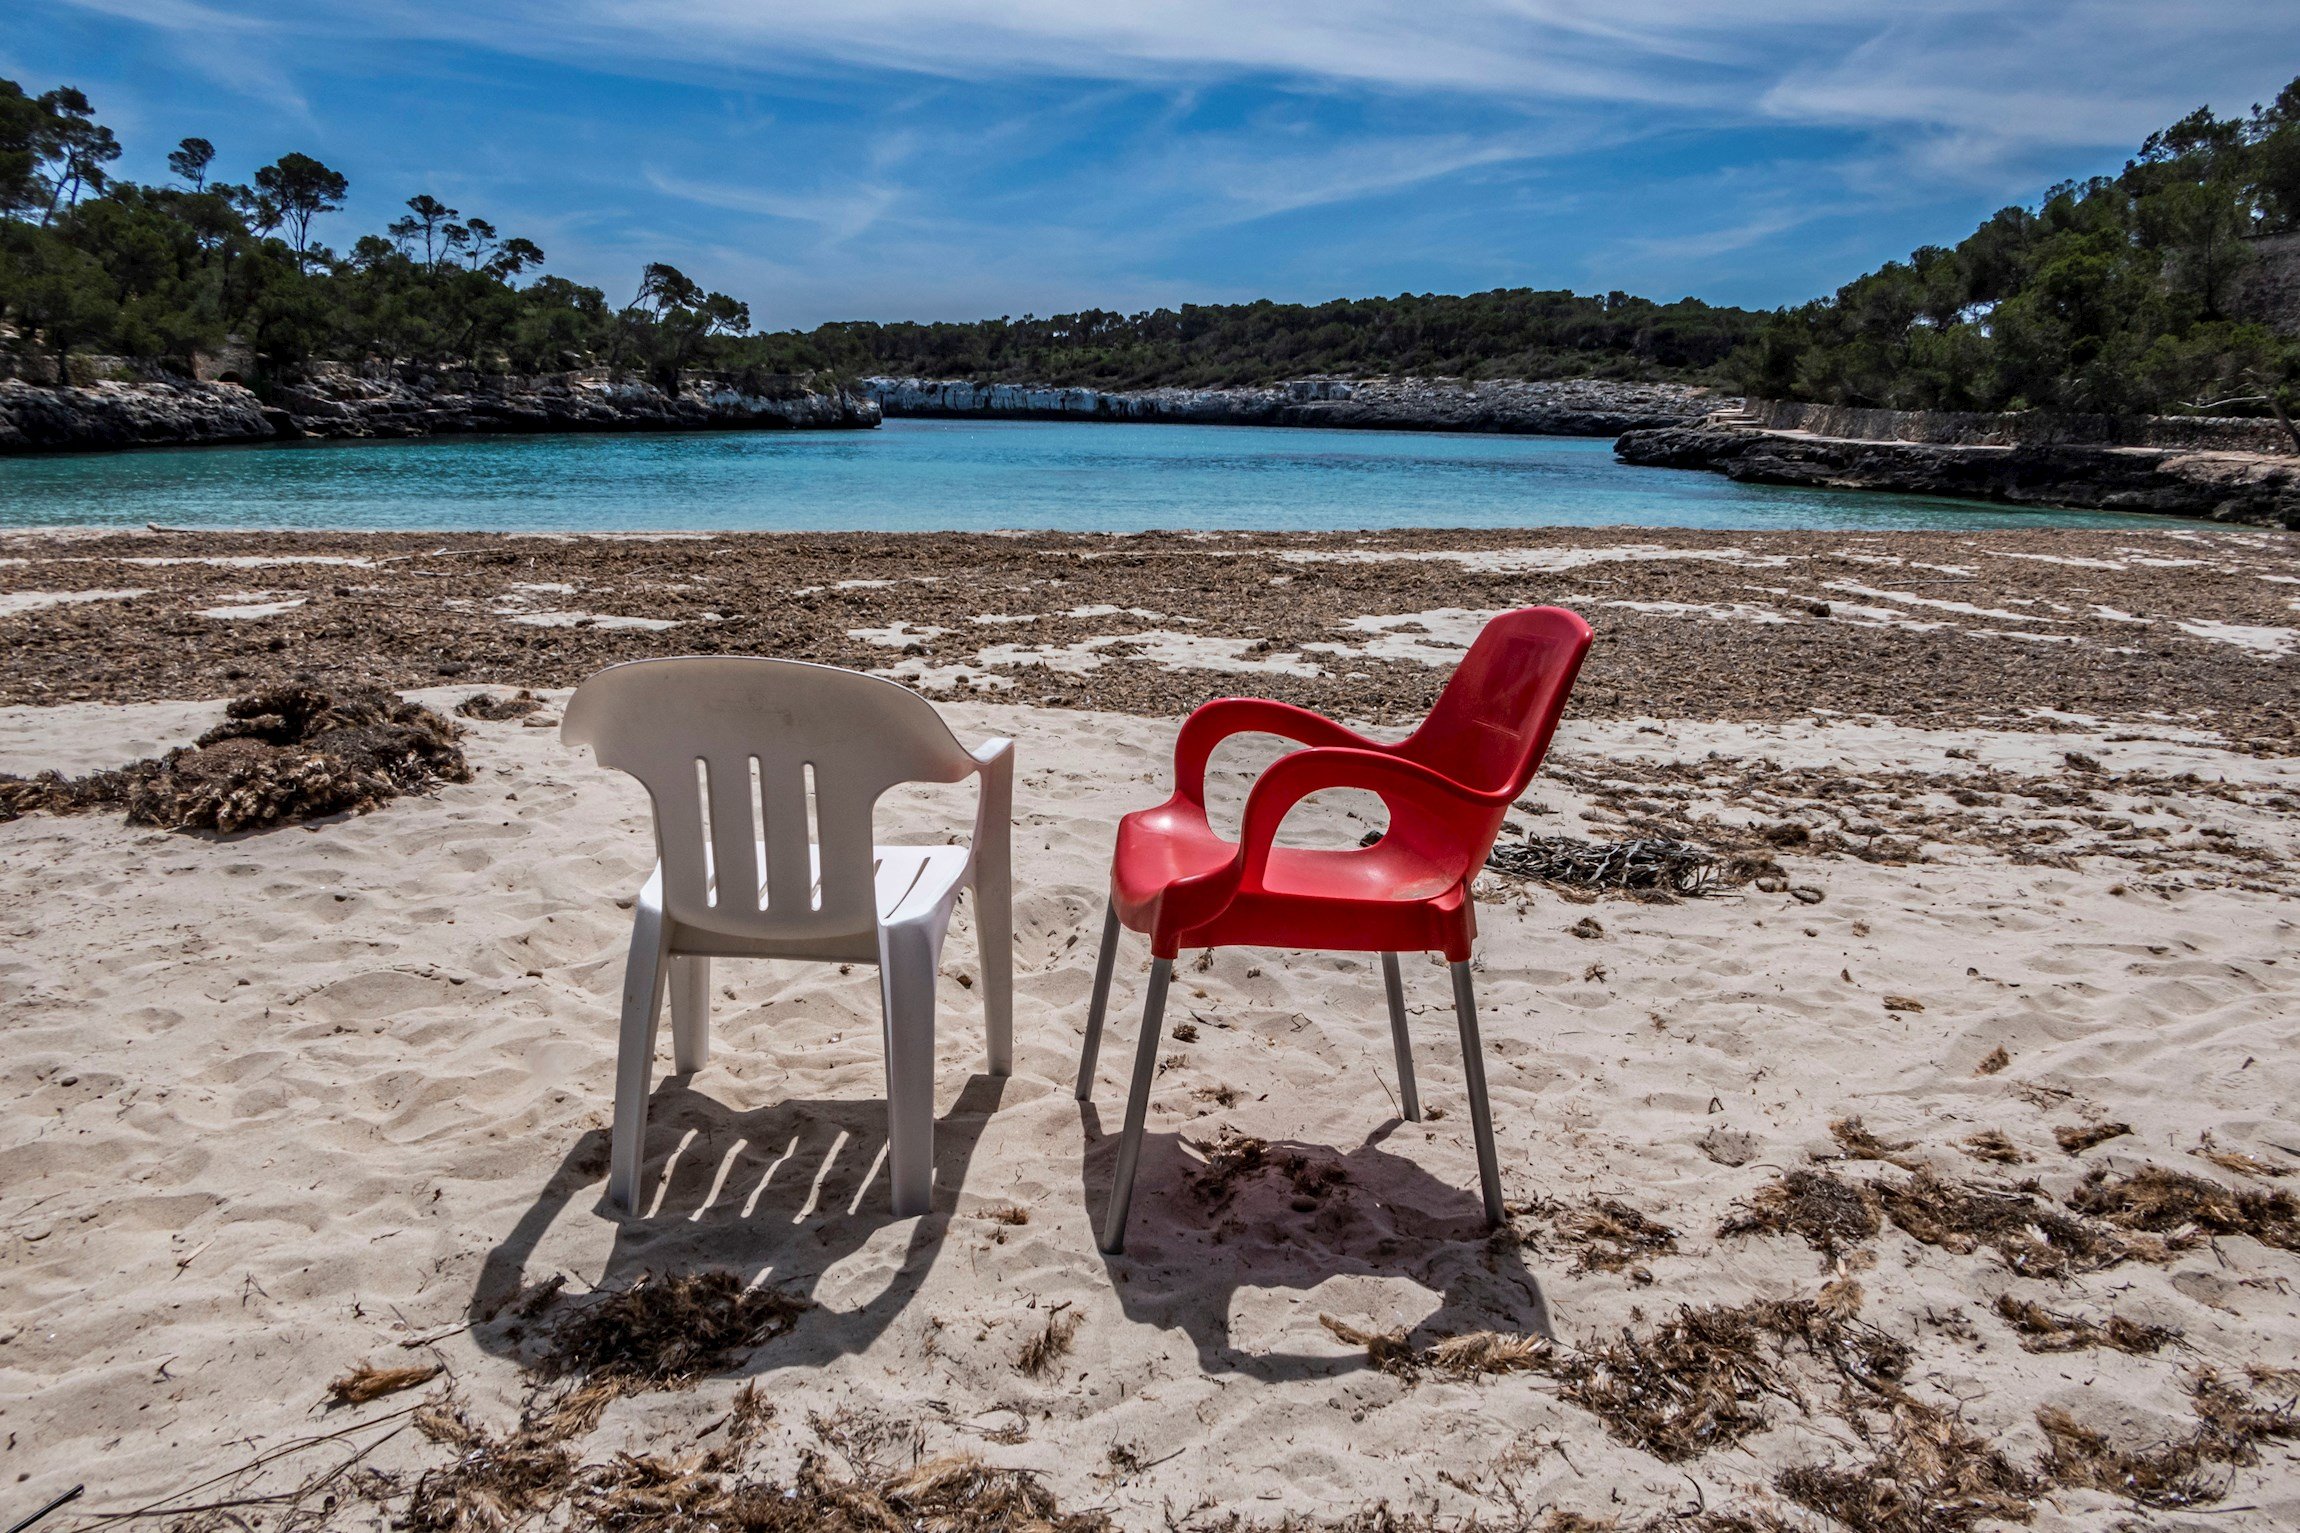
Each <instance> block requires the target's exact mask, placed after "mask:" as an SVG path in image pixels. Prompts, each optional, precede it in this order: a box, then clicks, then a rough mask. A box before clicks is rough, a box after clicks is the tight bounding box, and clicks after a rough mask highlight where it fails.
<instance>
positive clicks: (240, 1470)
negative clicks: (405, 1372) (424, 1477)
mask: <svg viewBox="0 0 2300 1533" xmlns="http://www.w3.org/2000/svg"><path fill="white" fill-rule="evenodd" d="M421 1409H423V1406H422V1405H421V1404H416V1405H407V1406H402V1407H400V1408H399V1409H398V1410H396V1411H387V1412H385V1413H384V1414H383V1415H381V1416H375V1417H371V1418H370V1419H368V1420H366V1421H356V1422H353V1423H352V1424H351V1425H350V1426H347V1427H338V1428H337V1429H336V1430H334V1431H332V1432H319V1433H315V1434H313V1435H312V1436H310V1437H299V1438H296V1439H295V1440H294V1441H292V1442H286V1443H282V1444H280V1446H278V1447H276V1448H274V1449H272V1450H271V1451H270V1452H268V1453H259V1454H257V1455H256V1456H255V1457H254V1458H252V1459H249V1460H248V1461H247V1462H246V1463H244V1464H240V1465H238V1466H236V1467H234V1468H231V1469H226V1470H224V1471H223V1472H222V1473H220V1474H212V1475H209V1476H208V1477H207V1478H206V1479H204V1480H202V1481H200V1482H199V1483H198V1484H196V1485H187V1486H185V1487H184V1488H183V1489H182V1490H175V1491H170V1492H168V1494H166V1495H164V1496H162V1497H160V1499H159V1500H157V1501H147V1502H145V1503H144V1504H143V1505H142V1506H139V1507H133V1508H131V1509H129V1510H127V1511H124V1512H90V1513H88V1514H87V1515H88V1516H89V1517H91V1518H93V1519H95V1520H96V1521H97V1522H126V1521H128V1520H130V1519H131V1518H136V1517H152V1516H167V1517H174V1516H178V1515H180V1514H183V1513H187V1512H192V1511H206V1510H210V1508H208V1507H188V1506H174V1505H171V1504H170V1503H172V1502H176V1501H181V1500H182V1499H183V1498H184V1497H186V1496H189V1495H191V1494H192V1493H193V1492H195V1491H202V1490H206V1489H207V1488H208V1487H209V1486H211V1485H220V1484H222V1483H223V1482H224V1481H226V1480H232V1479H237V1478H238V1477H240V1476H241V1475H244V1474H250V1473H253V1472H254V1471H255V1470H258V1469H261V1468H263V1467H264V1466H265V1465H266V1464H269V1463H272V1462H274V1461H275V1460H278V1459H283V1458H286V1457H288V1456H289V1455H290V1454H294V1453H301V1452H303V1451H304V1450H306V1449H307V1448H316V1447H318V1446H319V1445H320V1444H322V1443H329V1442H333V1441H335V1440H336V1439H337V1438H339V1437H348V1436H350V1435H351V1434H352V1433H354V1432H364V1431H366V1430H367V1429H368V1428H370V1427H379V1426H382V1425H383V1424H384V1423H385V1422H387V1421H397V1420H399V1418H401V1417H402V1416H412V1415H414V1414H415V1413H416V1412H417V1411H419V1410H421ZM399 1430H400V1429H399V1428H396V1427H395V1428H393V1429H392V1432H397V1431H399ZM392 1432H387V1433H385V1434H384V1437H389V1436H391V1435H392ZM383 1440H384V1438H383V1437H379V1438H377V1439H376V1441H375V1442H374V1443H370V1444H368V1446H367V1448H366V1449H363V1450H361V1453H360V1457H363V1458H364V1457H365V1456H366V1455H367V1453H368V1452H370V1451H372V1450H373V1449H374V1448H375V1446H376V1444H377V1443H381V1442H382V1441H383ZM294 1494H295V1492H292V1491H280V1492H278V1493H277V1494H274V1495H270V1496H254V1497H245V1498H240V1499H236V1500H232V1501H227V1502H218V1503H217V1504H216V1505H217V1507H218V1508H220V1507H224V1506H254V1505H261V1504H264V1503H267V1502H272V1501H281V1500H286V1499H288V1498H289V1497H290V1496H292V1495H294ZM10 1533H15V1530H14V1529H11V1530H10Z"/></svg>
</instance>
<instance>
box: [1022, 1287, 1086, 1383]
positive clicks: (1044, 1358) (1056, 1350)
mask: <svg viewBox="0 0 2300 1533" xmlns="http://www.w3.org/2000/svg"><path fill="white" fill-rule="evenodd" d="M1083 1318H1085V1317H1083V1316H1082V1315H1080V1314H1079V1313H1078V1311H1076V1310H1074V1309H1072V1308H1071V1307H1070V1303H1069V1301H1068V1300H1064V1301H1063V1302H1062V1303H1060V1304H1057V1305H1055V1306H1054V1308H1053V1309H1051V1310H1049V1311H1048V1312H1047V1316H1046V1324H1045V1325H1044V1326H1042V1327H1040V1328H1039V1330H1038V1332H1037V1333H1036V1334H1035V1335H1033V1336H1032V1337H1031V1338H1030V1339H1029V1340H1028V1341H1026V1342H1024V1343H1023V1344H1022V1350H1021V1351H1020V1352H1018V1353H1016V1354H1015V1357H1014V1371H1015V1372H1017V1373H1019V1374H1021V1375H1022V1376H1023V1377H1025V1378H1031V1379H1042V1378H1044V1377H1046V1375H1047V1374H1049V1373H1051V1372H1053V1370H1054V1365H1055V1364H1056V1363H1059V1362H1061V1361H1062V1360H1063V1359H1064V1358H1066V1357H1068V1356H1069V1355H1070V1348H1071V1345H1072V1343H1073V1342H1074V1341H1075V1340H1076V1339H1077V1336H1078V1323H1079V1321H1080V1320H1082V1319H1083Z"/></svg>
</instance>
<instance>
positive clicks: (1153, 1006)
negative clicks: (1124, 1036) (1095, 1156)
mask: <svg viewBox="0 0 2300 1533" xmlns="http://www.w3.org/2000/svg"><path fill="white" fill-rule="evenodd" d="M1173 976H1174V960H1173V959H1171V958H1161V959H1158V960H1157V961H1156V962H1154V963H1152V964H1151V965H1150V994H1149V996H1148V997H1147V998H1146V999H1144V1001H1143V1003H1142V1039H1141V1041H1140V1042H1139V1043H1137V1044H1136V1045H1135V1046H1134V1085H1133V1088H1132V1089H1131V1090H1130V1091H1129V1092H1128V1093H1127V1096H1126V1127H1125V1128H1124V1129H1123V1130H1122V1131H1121V1132H1120V1133H1119V1136H1118V1168H1117V1170H1116V1171H1115V1172H1114V1173H1113V1174H1112V1176H1111V1178H1110V1208H1109V1211H1108V1212H1107V1213H1105V1214H1104V1215H1103V1218H1102V1242H1101V1243H1102V1249H1103V1250H1104V1251H1105V1252H1107V1253H1108V1254H1109V1255H1112V1256H1116V1255H1117V1254H1118V1253H1119V1252H1120V1251H1123V1250H1125V1249H1126V1210H1127V1207H1128V1206H1129V1205H1130V1204H1131V1203H1132V1202H1133V1201H1134V1169H1135V1167H1136V1165H1137V1164H1139V1162H1140V1161H1141V1158H1142V1124H1143V1121H1144V1120H1145V1119H1147V1118H1148V1117H1149V1116H1150V1083H1151V1081H1152V1080H1153V1079H1154V1078H1156V1076H1157V1074H1158V1033H1159V1025H1160V1024H1161V1023H1162V1022H1163V1021H1164V1020H1165V1015H1166V982H1167V981H1168V980H1170V979H1172V978H1173Z"/></svg>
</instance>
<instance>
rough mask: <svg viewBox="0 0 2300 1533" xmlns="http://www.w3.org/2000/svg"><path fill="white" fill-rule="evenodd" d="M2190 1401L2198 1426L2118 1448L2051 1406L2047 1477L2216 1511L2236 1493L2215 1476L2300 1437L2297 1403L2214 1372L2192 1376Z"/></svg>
mask: <svg viewBox="0 0 2300 1533" xmlns="http://www.w3.org/2000/svg"><path fill="white" fill-rule="evenodd" d="M2189 1399H2190V1403H2191V1404H2192V1405H2193V1406H2194V1407H2195V1410H2196V1418H2197V1423H2196V1427H2195V1429H2194V1430H2193V1431H2192V1432H2190V1434H2189V1435H2188V1436H2187V1437H2184V1438H2179V1439H2173V1440H2168V1441H2162V1442H2157V1443H2152V1444H2150V1445H2148V1446H2147V1447H2142V1448H2122V1447H2118V1446H2116V1445H2114V1444H2113V1443H2112V1442H2111V1441H2110V1439H2109V1438H2108V1436H2107V1434H2105V1433H2103V1432H2099V1431H2096V1430H2095V1429H2093V1428H2091V1427H2088V1426H2086V1425H2084V1424H2083V1423H2081V1422H2079V1421H2078V1420H2077V1419H2076V1418H2075V1417H2074V1416H2072V1415H2070V1414H2069V1413H2068V1412H2067V1411H2065V1410H2061V1409H2059V1408H2057V1407H2051V1406H2048V1407H2046V1408H2045V1409H2043V1410H2041V1411H2039V1412H2037V1418H2036V1419H2037V1425H2038V1426H2040V1427H2042V1428H2044V1433H2045V1438H2046V1440H2047V1442H2048V1443H2049V1444H2050V1446H2049V1447H2048V1448H2047V1450H2046V1453H2045V1460H2044V1465H2043V1468H2044V1471H2045V1473H2047V1474H2048V1475H2050V1476H2051V1477H2052V1478H2053V1479H2054V1480H2056V1481H2057V1482H2059V1483H2060V1484H2062V1485H2070V1486H2079V1487H2082V1488H2084V1489H2087V1490H2105V1491H2109V1492H2111V1493H2113V1494H2115V1495H2120V1496H2127V1497H2130V1498H2131V1499H2132V1500H2134V1501H2137V1502H2139V1503H2140V1504H2141V1505H2143V1506H2151V1507H2161V1508H2166V1509H2174V1508H2180V1507H2192V1506H2209V1505H2211V1504H2212V1503H2214V1502H2216V1501H2218V1500H2220V1499H2221V1498H2222V1497H2223V1496H2225V1495H2226V1494H2227V1493H2228V1487H2227V1484H2226V1483H2225V1481H2223V1480H2221V1479H2219V1478H2218V1477H2216V1476H2214V1475H2213V1474H2212V1473H2211V1472H2210V1471H2212V1470H2213V1469H2216V1468H2222V1467H2243V1466H2246V1465H2250V1464H2256V1463H2258V1462H2259V1460H2260V1444H2261V1443H2263V1442H2266V1441H2271V1440H2273V1441H2290V1440H2291V1439H2293V1438H2295V1437H2300V1417H2295V1415H2294V1410H2293V1402H2292V1401H2291V1400H2285V1401H2284V1402H2282V1403H2281V1404H2276V1405H2270V1404H2267V1403H2264V1402H2263V1401H2261V1400H2259V1399H2257V1398H2255V1397H2254V1396H2252V1395H2251V1394H2250V1393H2248V1392H2247V1391H2245V1390H2243V1389H2241V1388H2239V1387H2238V1386H2236V1385H2234V1384H2232V1383H2230V1382H2228V1381H2227V1380H2225V1379H2223V1378H2221V1377H2220V1375H2219V1374H2217V1373H2215V1372H2213V1371H2212V1370H2211V1369H2209V1368H2206V1369H2200V1370H2198V1371H2197V1372H2196V1373H2195V1374H2194V1375H2193V1376H2192V1377H2191V1378H2190V1380H2189Z"/></svg>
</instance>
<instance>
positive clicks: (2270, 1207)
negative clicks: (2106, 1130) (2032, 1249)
mask: <svg viewBox="0 0 2300 1533" xmlns="http://www.w3.org/2000/svg"><path fill="white" fill-rule="evenodd" d="M2068 1206H2069V1207H2070V1208H2073V1209H2075V1210H2077V1211H2078V1212H2080V1213H2084V1214H2089V1215H2091V1216H2092V1217H2094V1218H2096V1219H2102V1220H2105V1221H2107V1222H2108V1223H2110V1224H2113V1225H2115V1226H2116V1227H2117V1228H2119V1229H2125V1230H2135V1231H2139V1232H2142V1233H2145V1234H2150V1235H2158V1236H2162V1237H2164V1239H2165V1240H2166V1242H2167V1243H2169V1244H2171V1245H2174V1246H2179V1245H2181V1244H2182V1243H2184V1242H2185V1243H2189V1244H2193V1243H2194V1242H2195V1240H2196V1239H2197V1237H2198V1235H2199V1234H2202V1235H2249V1236H2251V1237H2252V1238H2253V1239H2254V1240H2257V1241H2259V1242H2260V1243H2261V1244H2262V1245H2266V1246H2275V1247H2276V1248H2277V1249H2279V1250H2283V1251H2300V1200H2295V1199H2294V1198H2293V1196H2292V1194H2291V1193H2289V1192H2286V1191H2284V1190H2283V1189H2281V1188H2278V1189H2275V1190H2273V1191H2268V1192H2259V1191H2254V1190H2252V1189H2250V1188H2244V1189H2238V1188H2234V1187H2223V1186H2222V1185H2221V1184H2220V1183H2218V1182H2212V1181H2206V1180H2205V1179H2204V1178H2203V1177H2201V1176H2191V1175H2190V1174H2189V1173H2187V1172H2185V1171H2174V1170H2172V1169H2171V1168H2170V1167H2167V1166H2142V1167H2141V1168H2140V1169H2139V1170H2137V1171H2133V1172H2131V1173H2129V1174H2126V1175H2111V1174H2110V1173H2109V1172H2108V1171H2106V1170H2105V1169H2095V1170H2094V1171H2092V1172H2090V1173H2088V1174H2087V1175H2086V1176H2085V1179H2084V1180H2083V1182H2081V1183H2079V1184H2078V1186H2077V1189H2076V1190H2075V1191H2074V1192H2072V1193H2070V1194H2069V1196H2068Z"/></svg>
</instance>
